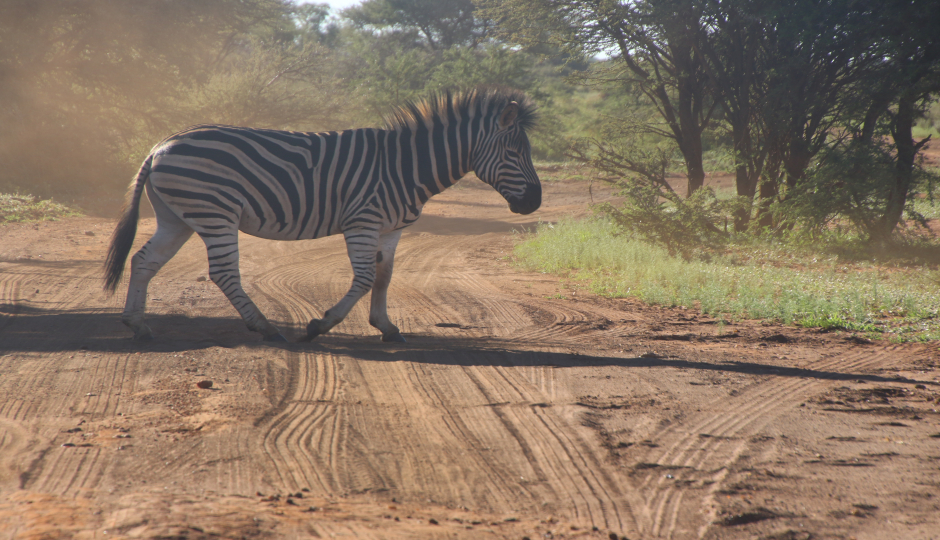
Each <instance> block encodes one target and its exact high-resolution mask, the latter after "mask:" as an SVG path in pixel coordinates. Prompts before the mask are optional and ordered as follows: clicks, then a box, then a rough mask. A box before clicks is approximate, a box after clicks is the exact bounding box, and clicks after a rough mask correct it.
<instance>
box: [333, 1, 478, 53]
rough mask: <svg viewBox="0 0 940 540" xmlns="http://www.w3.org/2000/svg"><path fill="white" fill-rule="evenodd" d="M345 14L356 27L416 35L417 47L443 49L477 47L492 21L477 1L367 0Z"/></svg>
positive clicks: (344, 12)
mask: <svg viewBox="0 0 940 540" xmlns="http://www.w3.org/2000/svg"><path fill="white" fill-rule="evenodd" d="M343 16H344V17H345V18H346V19H348V20H349V21H351V22H352V23H353V24H354V25H355V26H357V27H360V28H363V27H373V28H376V29H378V30H383V31H384V30H390V31H393V32H397V33H403V34H406V35H410V36H413V38H412V39H413V44H414V45H415V46H424V47H427V48H428V49H430V50H434V51H440V50H444V49H449V48H451V47H454V46H466V47H470V48H474V47H476V46H477V45H479V44H480V43H482V42H483V41H484V40H485V39H486V38H487V32H488V29H489V26H490V23H489V21H488V20H486V19H485V18H481V17H480V16H479V13H478V12H477V10H476V8H475V6H474V4H473V0H365V1H363V2H362V3H361V4H359V5H358V6H354V7H351V8H347V9H345V10H344V11H343Z"/></svg>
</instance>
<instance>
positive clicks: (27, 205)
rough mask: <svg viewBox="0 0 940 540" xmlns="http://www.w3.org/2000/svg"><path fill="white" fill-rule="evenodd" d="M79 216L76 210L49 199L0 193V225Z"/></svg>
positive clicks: (79, 213)
mask: <svg viewBox="0 0 940 540" xmlns="http://www.w3.org/2000/svg"><path fill="white" fill-rule="evenodd" d="M80 215H81V212H79V211H78V210H76V209H74V208H69V207H68V206H65V205H64V204H59V203H57V202H55V201H53V200H51V199H45V200H39V199H37V198H36V197H34V196H32V195H20V194H9V193H0V224H2V223H14V222H20V221H54V220H55V219H57V218H62V217H72V216H80Z"/></svg>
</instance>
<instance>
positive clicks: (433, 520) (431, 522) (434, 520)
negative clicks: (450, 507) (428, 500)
mask: <svg viewBox="0 0 940 540" xmlns="http://www.w3.org/2000/svg"><path fill="white" fill-rule="evenodd" d="M428 523H430V524H431V525H437V520H436V519H434V518H431V519H429V520H428Z"/></svg>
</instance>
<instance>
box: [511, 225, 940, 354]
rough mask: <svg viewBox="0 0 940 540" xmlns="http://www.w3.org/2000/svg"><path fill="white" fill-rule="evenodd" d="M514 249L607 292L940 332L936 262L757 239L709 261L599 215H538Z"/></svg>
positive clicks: (821, 324)
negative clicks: (919, 263)
mask: <svg viewBox="0 0 940 540" xmlns="http://www.w3.org/2000/svg"><path fill="white" fill-rule="evenodd" d="M515 255H516V257H517V260H518V262H519V264H521V265H523V266H524V267H526V268H528V269H532V270H539V271H543V272H550V273H555V274H564V275H569V276H571V277H573V278H575V279H576V280H578V281H580V282H581V283H582V284H583V286H584V287H586V288H588V289H590V290H592V291H594V292H595V293H598V294H601V295H604V296H610V297H627V296H629V297H636V298H639V299H640V300H642V301H644V302H647V303H649V304H658V305H664V306H687V307H697V308H698V309H700V310H701V311H702V313H706V314H711V315H713V316H715V317H719V318H721V317H728V318H731V319H745V318H747V319H769V320H775V321H779V322H782V323H785V324H798V325H801V326H809V327H816V328H823V329H829V330H848V331H855V332H866V333H869V334H872V333H883V334H886V335H887V337H888V338H889V339H896V340H901V341H911V340H923V339H938V338H940V317H938V307H940V287H938V284H940V272H938V271H937V270H930V269H928V268H923V267H917V268H887V267H883V266H878V265H875V264H871V263H864V262H850V263H846V262H845V261H844V260H841V259H840V258H839V257H837V256H834V255H825V254H820V255H819V256H813V255H812V254H810V253H808V252H806V251H799V252H796V251H788V250H787V249H786V248H782V247H780V246H770V247H767V246H761V245H749V246H741V247H739V248H737V249H730V250H728V251H727V252H726V253H720V254H715V255H713V256H712V257H711V260H710V261H709V262H704V261H701V260H683V259H680V258H676V257H672V256H670V255H669V254H668V253H667V252H666V251H665V250H664V249H661V248H658V247H656V246H651V245H649V244H646V243H644V242H642V241H639V240H636V239H632V238H628V237H625V236H618V235H617V234H616V231H615V229H614V227H613V226H612V225H610V224H607V223H605V222H603V221H601V220H596V219H595V220H585V221H577V222H576V221H563V222H561V223H558V224H554V225H542V226H540V227H539V229H538V232H537V233H536V234H534V235H531V236H529V237H527V238H526V239H524V240H523V241H522V242H520V243H519V244H518V245H517V246H516V250H515Z"/></svg>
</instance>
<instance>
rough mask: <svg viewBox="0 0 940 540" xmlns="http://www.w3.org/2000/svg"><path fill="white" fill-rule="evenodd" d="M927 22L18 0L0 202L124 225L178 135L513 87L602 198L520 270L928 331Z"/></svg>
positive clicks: (771, 7)
mask: <svg viewBox="0 0 940 540" xmlns="http://www.w3.org/2000/svg"><path fill="white" fill-rule="evenodd" d="M938 27H940V10H937V9H935V6H934V5H933V3H932V2H930V1H929V0H886V1H884V2H854V1H851V0H833V1H827V2H819V1H817V0H797V1H795V2H792V3H790V4H788V5H787V7H786V8H781V7H780V4H779V2H772V1H769V0H758V1H753V0H728V1H722V2H710V1H702V0H638V1H635V2H607V1H602V2H583V1H580V0H363V1H362V2H361V3H359V4H356V5H354V6H352V7H350V8H347V9H344V10H340V11H331V10H330V8H329V7H328V5H326V4H315V3H304V4H301V3H298V2H294V1H291V0H205V1H201V2H197V3H181V4H179V5H173V6H169V7H168V6H167V5H166V3H165V2H160V1H156V0H153V1H151V0H143V1H140V2H133V3H128V2H123V1H121V0H87V1H85V2H82V3H81V4H80V5H79V4H74V3H68V2H65V3H63V2H61V1H59V0H11V1H8V2H4V3H2V5H0V72H3V73H4V76H3V77H2V78H0V99H2V100H3V103H4V107H2V108H0V193H22V194H29V195H17V196H4V198H3V199H2V200H3V201H5V202H4V203H3V204H4V205H5V206H4V210H3V213H2V214H0V221H12V220H23V219H41V218H42V216H46V217H57V216H64V215H68V214H67V212H70V210H67V209H65V210H63V209H61V208H62V207H59V206H57V205H56V204H55V203H52V202H51V200H52V199H54V200H55V201H61V202H62V203H64V204H65V205H67V206H69V207H77V208H82V209H84V210H86V211H87V212H89V213H92V214H99V215H109V216H110V215H114V213H115V212H116V211H117V209H118V208H119V207H120V204H121V201H122V199H123V195H124V190H125V187H126V185H127V182H128V180H129V179H130V178H131V177H132V176H133V174H134V172H135V171H136V169H137V167H139V165H140V162H141V160H142V159H143V157H144V156H145V155H146V154H147V152H148V151H149V149H150V148H151V146H152V145H153V144H154V143H156V142H157V141H159V140H160V139H162V138H163V137H165V136H167V135H169V134H171V133H173V132H174V131H177V130H179V129H182V128H185V127H186V126H188V125H192V124H196V123H224V124H235V125H249V126H255V127H262V128H275V129H293V130H303V131H317V130H328V129H343V128H348V127H353V126H367V125H381V124H382V122H383V115H384V114H386V113H387V112H388V111H389V110H390V109H391V108H392V107H394V106H397V105H401V104H404V103H406V102H408V101H409V100H417V99H421V98H423V97H425V96H427V95H429V94H431V93H434V92H442V91H446V90H450V89H459V88H467V87H472V86H476V85H482V84H498V85H506V86H512V87H516V88H519V89H522V90H524V91H526V92H528V93H529V94H530V95H531V96H532V97H533V98H534V99H535V100H536V102H537V103H538V104H539V107H540V112H541V121H540V125H539V127H538V129H536V130H535V131H534V132H533V133H531V134H530V135H531V136H530V139H531V142H532V148H533V156H534V158H535V159H536V160H537V161H538V163H539V169H540V171H541V173H542V178H543V180H544V181H545V182H581V181H582V180H585V182H584V185H585V189H590V187H589V186H592V185H596V184H597V183H607V184H609V185H610V186H613V187H614V189H615V191H616V193H617V195H618V197H617V199H616V201H617V203H616V204H612V203H607V204H602V205H598V206H596V207H595V208H594V210H595V212H596V219H594V220H591V221H589V222H586V223H583V224H576V223H569V222H565V223H560V224H556V225H554V228H551V227H548V226H546V227H543V228H542V229H540V231H539V232H538V233H537V235H536V236H535V237H534V238H532V239H529V240H526V241H525V242H524V243H523V244H522V245H521V246H520V248H519V257H520V261H522V263H523V264H526V265H529V266H530V267H531V268H538V269H541V270H543V271H552V272H563V273H570V274H571V275H572V276H577V278H578V280H579V282H581V283H585V284H589V285H585V286H590V287H592V288H593V289H595V290H597V291H598V292H602V293H603V294H610V295H626V294H632V295H637V296H639V297H640V298H643V299H644V300H646V301H649V302H655V303H662V304H666V305H673V304H677V305H697V306H699V307H700V308H701V309H702V310H703V311H706V312H708V313H715V314H717V315H718V316H722V317H725V316H726V317H732V318H734V317H738V318H740V317H756V318H769V319H775V320H780V321H782V322H786V323H792V324H803V325H809V326H819V327H826V328H845V329H850V330H855V331H860V332H866V333H872V334H873V335H874V334H879V333H888V334H890V335H891V336H894V338H897V339H922V338H923V339H926V338H928V337H931V336H936V329H935V326H933V325H934V322H933V321H935V320H936V312H935V311H931V309H932V308H931V305H934V306H936V305H940V303H938V302H936V297H935V296H931V295H933V294H935V293H933V292H932V291H933V290H936V289H937V285H938V281H937V274H936V272H937V268H938V266H937V265H938V263H940V260H938V255H937V253H938V245H940V243H938V240H937V238H936V230H937V226H936V222H935V221H932V220H937V219H940V207H938V205H937V198H938V197H940V193H938V192H937V187H938V186H940V172H938V170H937V169H936V164H933V165H932V164H931V163H930V162H928V161H927V160H925V159H924V151H925V150H926V149H928V148H929V145H930V144H940V143H935V142H933V141H934V140H935V139H937V138H938V137H940V131H938V128H940V40H937V39H936V36H935V34H936V28H938ZM718 174H720V175H724V177H725V178H728V177H731V178H733V181H732V182H731V183H730V184H729V183H728V182H725V184H724V187H722V188H721V189H718V188H716V187H715V186H709V185H708V181H707V180H708V178H710V177H711V176H713V175H718ZM14 203H15V204H14ZM7 207H9V208H10V210H7V209H6V208H7ZM931 223H933V225H932V227H933V228H932V229H931ZM929 231H933V232H929ZM578 238H580V239H581V240H580V241H577V240H576V239H578ZM578 242H580V243H581V244H584V245H578ZM555 244H558V246H555ZM566 246H567V247H566ZM575 247H577V248H578V249H579V250H582V251H578V250H575ZM590 253H596V256H595V255H588V254H590ZM601 255H605V256H606V257H608V258H602V257H601ZM627 260H636V261H658V262H656V264H655V265H652V266H651V268H656V269H657V270H655V271H654V270H652V269H649V272H653V273H652V274H650V273H649V272H647V271H641V270H642V269H643V267H644V265H643V264H642V263H636V264H635V265H634V266H627V265H626V264H627V263H626V262H624V261H627ZM647 266H650V265H647ZM654 274H655V275H654ZM656 276H658V277H656ZM931 287H932V288H931ZM690 295H692V296H690ZM931 303H933V304H931ZM918 325H921V326H923V327H921V326H918ZM924 325H926V326H924ZM931 338H932V337H931Z"/></svg>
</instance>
